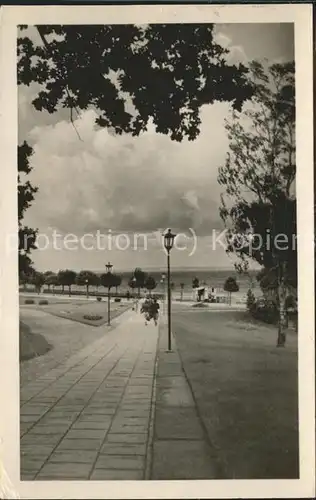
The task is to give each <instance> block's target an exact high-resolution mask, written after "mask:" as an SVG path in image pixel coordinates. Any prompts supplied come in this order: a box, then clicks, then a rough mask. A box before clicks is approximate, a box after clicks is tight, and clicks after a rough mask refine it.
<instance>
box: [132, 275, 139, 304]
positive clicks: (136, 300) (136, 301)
mask: <svg viewBox="0 0 316 500" xmlns="http://www.w3.org/2000/svg"><path fill="white" fill-rule="evenodd" d="M136 281H137V280H136V277H135V276H133V278H132V282H133V283H134V284H133V290H134V289H135V285H136ZM134 307H135V312H138V299H137V297H136V298H135V302H134Z"/></svg>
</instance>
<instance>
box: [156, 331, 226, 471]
mask: <svg viewBox="0 0 316 500" xmlns="http://www.w3.org/2000/svg"><path fill="white" fill-rule="evenodd" d="M166 333H167V332H166V325H165V324H164V323H161V325H160V336H159V344H158V356H157V374H156V376H157V379H156V384H155V389H156V397H155V418H154V432H153V445H152V446H153V448H152V464H151V473H150V478H151V479H154V480H172V479H174V480H181V479H216V478H217V471H216V468H215V465H214V463H213V460H212V454H211V448H210V445H209V443H208V440H207V436H206V433H205V431H204V428H203V426H202V423H201V419H200V418H199V415H198V413H197V409H196V405H195V402H194V399H193V395H192V392H191V389H190V387H189V385H188V382H187V380H186V377H185V374H184V371H183V369H182V364H181V360H180V357H179V354H178V351H177V347H176V343H175V339H174V338H172V352H166V339H167V334H166Z"/></svg>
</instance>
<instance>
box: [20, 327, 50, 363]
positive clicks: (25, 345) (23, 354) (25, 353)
mask: <svg viewBox="0 0 316 500" xmlns="http://www.w3.org/2000/svg"><path fill="white" fill-rule="evenodd" d="M51 349H52V346H51V344H49V342H47V340H46V338H45V337H44V336H43V335H40V334H39V333H34V332H32V331H31V328H30V326H29V325H27V324H26V323H24V322H23V321H20V361H26V360H29V359H32V358H35V357H37V356H42V355H43V354H46V353H47V352H48V351H50V350H51Z"/></svg>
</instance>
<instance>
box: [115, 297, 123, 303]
mask: <svg viewBox="0 0 316 500" xmlns="http://www.w3.org/2000/svg"><path fill="white" fill-rule="evenodd" d="M121 300H122V299H120V298H119V297H115V299H114V302H121Z"/></svg>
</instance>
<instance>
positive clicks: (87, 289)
mask: <svg viewBox="0 0 316 500" xmlns="http://www.w3.org/2000/svg"><path fill="white" fill-rule="evenodd" d="M86 291H87V297H89V285H86Z"/></svg>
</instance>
